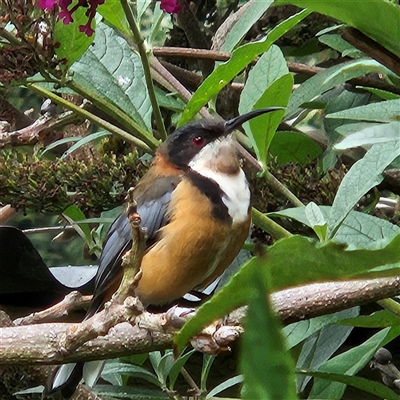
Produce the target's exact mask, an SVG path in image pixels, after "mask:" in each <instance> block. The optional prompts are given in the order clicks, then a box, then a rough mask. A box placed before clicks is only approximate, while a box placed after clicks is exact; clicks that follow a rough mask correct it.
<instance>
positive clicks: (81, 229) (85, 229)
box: [62, 204, 92, 247]
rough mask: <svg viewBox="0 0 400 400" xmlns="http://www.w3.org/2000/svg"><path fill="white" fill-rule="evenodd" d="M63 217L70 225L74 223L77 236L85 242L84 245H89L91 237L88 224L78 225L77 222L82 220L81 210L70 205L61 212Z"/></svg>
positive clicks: (83, 216) (83, 215)
mask: <svg viewBox="0 0 400 400" xmlns="http://www.w3.org/2000/svg"><path fill="white" fill-rule="evenodd" d="M62 215H63V217H64V218H65V219H67V220H68V222H70V223H75V224H78V225H75V230H76V231H77V232H78V234H79V235H80V236H81V237H82V238H83V239H84V240H85V241H86V243H88V244H89V247H90V244H91V242H92V236H91V234H90V226H89V224H87V223H85V222H83V223H78V221H81V220H84V219H85V218H86V217H85V214H84V213H83V212H82V211H81V209H80V208H79V207H78V206H76V205H75V204H72V205H70V206H69V207H68V208H67V209H65V210H64V212H63V214H62Z"/></svg>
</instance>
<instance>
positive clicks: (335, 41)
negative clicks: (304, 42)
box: [318, 34, 362, 58]
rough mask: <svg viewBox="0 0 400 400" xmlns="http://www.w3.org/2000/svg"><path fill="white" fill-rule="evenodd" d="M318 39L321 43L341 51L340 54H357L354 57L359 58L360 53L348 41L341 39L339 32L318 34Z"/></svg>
mask: <svg viewBox="0 0 400 400" xmlns="http://www.w3.org/2000/svg"><path fill="white" fill-rule="evenodd" d="M318 40H319V41H320V42H321V43H324V44H326V45H327V46H329V47H332V49H334V50H336V51H338V52H340V53H342V55H343V54H346V55H354V56H357V57H354V58H360V57H361V55H362V53H361V52H360V51H359V50H358V49H356V48H355V47H354V46H352V45H351V44H350V43H348V42H346V41H345V40H344V39H342V37H341V36H340V35H339V34H326V35H322V36H318Z"/></svg>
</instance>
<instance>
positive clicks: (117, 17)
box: [97, 1, 132, 36]
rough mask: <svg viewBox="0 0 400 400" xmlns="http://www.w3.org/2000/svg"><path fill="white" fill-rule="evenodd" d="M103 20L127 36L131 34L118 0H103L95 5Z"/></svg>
mask: <svg viewBox="0 0 400 400" xmlns="http://www.w3.org/2000/svg"><path fill="white" fill-rule="evenodd" d="M97 12H98V13H99V14H100V15H101V16H102V17H103V18H104V20H105V21H106V22H107V23H109V24H111V25H112V26H114V27H116V28H117V29H119V30H120V31H121V32H122V33H124V34H125V35H127V36H130V35H131V34H132V32H131V30H130V28H129V24H128V21H127V19H126V16H125V11H124V9H123V8H122V5H121V2H120V1H105V2H104V3H103V4H100V5H99V6H98V7H97Z"/></svg>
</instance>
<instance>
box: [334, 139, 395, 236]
mask: <svg viewBox="0 0 400 400" xmlns="http://www.w3.org/2000/svg"><path fill="white" fill-rule="evenodd" d="M399 155H400V141H397V142H390V143H384V144H375V145H373V146H372V147H371V148H370V149H369V150H368V152H367V153H366V154H365V156H364V157H363V158H362V159H361V160H359V161H357V162H356V163H355V164H354V165H353V166H352V167H351V168H350V170H349V172H348V173H347V174H346V175H345V177H344V178H343V180H342V182H341V184H340V186H339V189H338V191H337V193H336V196H335V199H334V201H333V204H332V210H331V214H330V217H329V220H328V234H329V235H330V237H333V236H334V235H335V233H336V231H337V229H338V227H339V226H340V224H341V223H342V221H343V220H344V219H345V218H346V216H347V214H348V213H349V212H350V211H351V209H352V208H353V207H354V206H355V205H356V203H357V202H358V201H359V200H360V198H361V197H362V196H363V195H364V194H365V193H367V192H368V191H369V190H370V189H372V188H373V187H374V186H376V185H378V184H379V183H380V182H381V181H382V180H383V176H382V172H383V171H384V169H385V168H386V167H387V166H388V165H389V164H390V163H391V162H392V161H393V160H394V159H395V158H396V157H398V156H399Z"/></svg>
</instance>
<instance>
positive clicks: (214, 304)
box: [175, 234, 400, 352]
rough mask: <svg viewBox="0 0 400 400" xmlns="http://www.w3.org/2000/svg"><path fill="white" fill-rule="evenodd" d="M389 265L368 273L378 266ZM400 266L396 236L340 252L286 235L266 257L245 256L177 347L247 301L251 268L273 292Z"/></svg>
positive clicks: (186, 329) (393, 270)
mask: <svg viewBox="0 0 400 400" xmlns="http://www.w3.org/2000/svg"><path fill="white" fill-rule="evenodd" d="M386 264H388V265H390V264H393V265H392V266H391V268H388V269H385V270H383V271H380V272H379V271H373V269H374V268H376V267H379V266H382V265H386ZM399 268H400V234H399V235H397V236H396V237H395V238H394V239H393V240H392V241H391V242H390V243H388V244H386V246H382V247H381V248H379V249H377V250H352V251H348V250H345V246H344V245H341V244H337V243H334V242H326V243H324V244H323V245H321V244H320V243H317V242H316V241H314V240H312V239H309V238H306V237H302V236H295V235H294V236H291V237H288V238H285V239H281V240H278V241H277V242H276V243H275V244H274V245H272V246H271V247H269V248H268V249H267V252H266V257H265V259H264V258H260V257H254V258H252V259H250V260H249V261H248V262H247V263H246V264H244V265H243V267H242V268H241V269H240V270H239V271H238V273H237V274H236V275H234V276H233V277H232V278H231V280H230V281H229V282H228V283H227V284H226V285H225V286H224V287H223V288H221V289H220V291H218V292H217V293H216V294H215V295H214V296H213V297H212V298H211V299H210V300H209V301H207V302H206V303H205V304H203V305H202V306H201V307H200V308H199V309H198V311H197V313H196V315H195V316H194V317H193V318H191V319H190V320H189V321H188V322H187V323H186V324H185V325H184V326H183V328H182V329H181V330H180V331H179V333H178V334H177V335H176V337H175V344H176V350H177V351H178V352H180V351H182V349H183V348H184V346H185V345H186V343H187V342H188V340H189V338H190V337H192V336H193V335H194V334H196V333H197V332H198V331H199V330H200V329H201V328H202V327H204V326H206V325H207V324H209V323H210V322H212V321H214V320H215V319H218V318H220V317H222V316H224V315H226V314H227V313H229V311H231V310H233V309H235V308H237V307H240V306H242V305H244V304H246V302H247V301H248V296H249V295H250V294H249V293H250V292H252V291H253V290H254V289H253V287H252V285H251V279H252V278H251V277H252V273H253V272H252V271H253V270H254V269H256V270H259V271H260V273H261V274H262V276H263V277H264V279H267V280H268V283H269V285H270V288H271V290H272V291H277V290H281V289H285V288H288V287H292V286H296V285H302V284H308V283H312V282H318V281H329V280H338V279H339V280H340V279H348V278H356V277H360V276H363V277H377V276H394V275H395V274H398V273H399Z"/></svg>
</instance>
